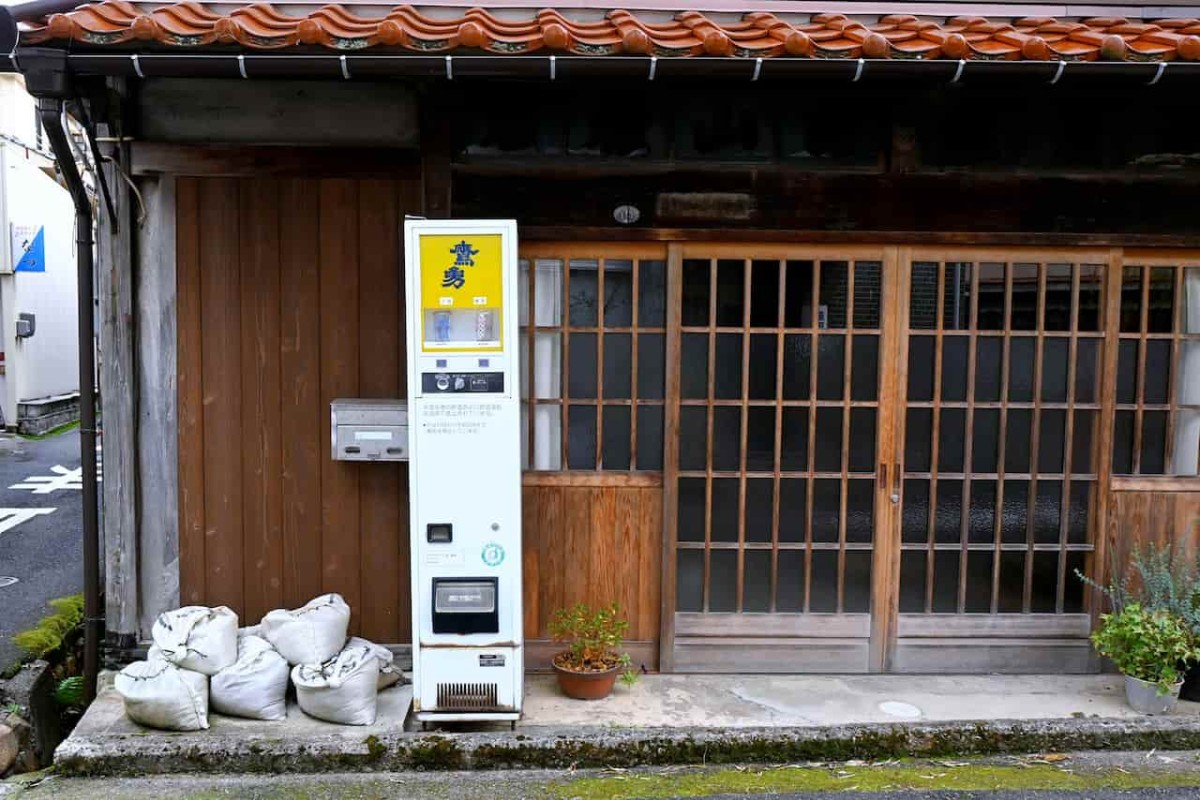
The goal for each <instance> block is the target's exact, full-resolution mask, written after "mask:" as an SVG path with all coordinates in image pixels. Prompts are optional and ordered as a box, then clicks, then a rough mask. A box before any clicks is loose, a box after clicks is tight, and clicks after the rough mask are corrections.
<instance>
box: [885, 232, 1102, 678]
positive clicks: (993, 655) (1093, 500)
mask: <svg viewBox="0 0 1200 800" xmlns="http://www.w3.org/2000/svg"><path fill="white" fill-rule="evenodd" d="M906 255H907V256H908V257H907V258H905V259H904V261H905V264H906V266H907V269H906V270H905V271H906V282H907V294H908V313H907V319H906V320H905V323H904V328H905V333H904V339H905V341H904V343H903V352H904V356H903V358H904V364H903V368H904V369H906V371H907V376H906V381H905V386H904V391H905V403H904V407H903V414H904V419H903V421H902V423H901V424H902V426H903V434H904V436H903V438H904V446H903V472H902V476H903V486H902V487H901V495H902V503H903V506H902V513H901V524H900V531H899V539H900V543H899V547H900V574H899V581H898V585H897V591H898V595H899V596H898V603H899V609H898V610H899V617H898V623H897V628H896V641H895V645H894V648H892V653H891V654H890V657H889V659H888V664H887V666H888V668H889V669H891V670H894V671H899V672H964V671H965V672H974V671H980V670H983V671H990V672H996V671H1016V672H1079V671H1087V670H1089V669H1091V668H1092V666H1093V665H1092V661H1091V650H1090V647H1089V644H1088V641H1087V636H1088V633H1089V630H1090V618H1089V616H1088V613H1087V611H1088V609H1087V607H1086V606H1085V602H1084V599H1085V592H1084V585H1083V583H1082V581H1080V580H1079V578H1078V577H1077V575H1076V572H1077V571H1078V572H1085V571H1086V570H1087V569H1088V568H1089V567H1090V565H1091V556H1092V553H1093V551H1094V549H1095V532H1096V530H1097V523H1098V521H1099V519H1100V517H1101V516H1102V514H1103V502H1102V501H1103V491H1102V490H1101V485H1100V481H1101V477H1102V475H1103V474H1104V472H1105V470H1104V468H1103V464H1102V462H1103V460H1104V458H1105V453H1106V452H1107V451H1108V449H1109V448H1108V446H1107V444H1106V437H1105V436H1104V435H1102V434H1103V431H1104V426H1103V424H1102V421H1103V413H1102V412H1103V411H1104V408H1103V404H1102V394H1103V393H1102V386H1103V381H1102V377H1103V368H1104V352H1105V336H1106V316H1107V315H1106V304H1105V296H1106V291H1105V283H1106V277H1107V274H1108V269H1109V265H1108V262H1109V251H1107V250H1102V251H1095V252H1092V251H1086V250H1070V251H1065V252H1058V253H1052V252H1035V251H1023V250H1013V249H1008V250H1003V251H990V250H975V251H964V252H945V251H940V252H932V251H928V252H927V251H921V250H914V251H911V252H907V253H906Z"/></svg>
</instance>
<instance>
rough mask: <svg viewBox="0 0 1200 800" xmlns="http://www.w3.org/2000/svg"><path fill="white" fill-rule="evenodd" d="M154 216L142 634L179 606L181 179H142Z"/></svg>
mask: <svg viewBox="0 0 1200 800" xmlns="http://www.w3.org/2000/svg"><path fill="white" fill-rule="evenodd" d="M138 187H139V190H140V191H141V194H142V200H143V201H144V203H145V206H146V213H147V215H148V216H147V217H146V219H145V220H144V221H143V223H142V225H141V226H139V227H138V229H137V231H136V244H137V264H136V266H135V268H134V283H135V284H136V292H135V296H136V305H135V308H134V328H135V330H136V333H137V337H136V349H135V351H134V354H133V357H134V368H135V377H136V382H137V388H138V392H139V397H140V398H141V402H140V403H139V404H138V407H137V417H136V425H137V429H136V447H137V453H136V456H137V485H138V492H137V505H136V510H137V520H138V531H139V540H140V563H139V564H138V566H139V568H140V569H139V574H138V587H139V591H138V595H139V600H140V603H139V609H138V635H139V637H140V638H142V639H145V638H147V637H149V635H150V628H151V626H152V625H153V624H154V618H155V617H157V616H158V615H159V614H160V613H162V612H163V611H166V610H168V609H171V608H175V607H176V606H178V605H179V503H178V498H179V458H178V442H179V438H178V431H177V428H176V420H177V406H178V397H177V394H176V387H175V374H176V357H175V348H176V317H175V179H174V178H170V177H162V178H142V179H139V181H138Z"/></svg>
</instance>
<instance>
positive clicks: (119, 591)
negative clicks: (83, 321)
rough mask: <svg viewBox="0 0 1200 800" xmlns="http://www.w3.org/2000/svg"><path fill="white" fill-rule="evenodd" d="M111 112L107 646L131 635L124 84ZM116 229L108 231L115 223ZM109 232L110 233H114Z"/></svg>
mask: <svg viewBox="0 0 1200 800" xmlns="http://www.w3.org/2000/svg"><path fill="white" fill-rule="evenodd" d="M109 88H110V91H111V92H112V93H113V95H114V98H115V99H116V101H117V102H116V104H115V106H114V113H113V115H112V116H111V117H110V118H109V120H108V121H107V123H106V124H102V125H100V126H99V127H100V135H101V136H103V137H109V138H113V139H116V140H117V141H116V143H115V144H112V145H109V146H108V147H107V148H106V149H107V155H108V157H109V158H110V159H111V160H110V161H107V162H106V163H105V164H104V165H103V168H102V169H103V173H104V176H105V179H106V180H107V182H108V186H109V190H110V191H111V193H112V198H113V204H114V206H115V209H114V210H115V214H116V217H117V218H116V219H115V220H113V219H110V218H109V216H108V209H107V208H106V207H105V204H104V203H100V213H99V222H98V225H97V229H98V230H97V232H98V234H99V237H98V238H99V241H98V246H97V248H96V251H97V255H98V264H97V270H96V271H97V273H98V277H99V282H98V285H97V293H96V294H97V299H98V301H99V306H100V307H99V315H100V317H99V318H100V354H101V357H100V364H101V368H100V398H101V400H100V402H101V407H102V409H103V416H102V418H101V427H102V431H103V438H102V440H101V441H102V445H103V447H102V451H103V474H104V480H103V482H102V485H101V491H102V492H103V495H102V498H103V502H102V508H103V516H102V517H101V531H102V535H101V539H102V540H103V543H104V574H105V605H106V610H105V617H106V620H107V629H108V637H109V641H110V642H112V643H116V644H118V645H119V646H122V647H124V646H129V645H132V644H133V639H134V638H135V637H136V634H137V630H138V582H137V575H138V543H137V512H136V508H135V504H136V492H137V474H136V469H137V463H136V458H135V453H134V444H135V436H136V431H135V420H134V414H135V411H134V409H135V398H134V393H135V392H136V379H135V376H134V369H133V343H134V323H133V230H134V225H135V222H134V219H133V216H132V215H131V214H130V200H131V195H130V191H129V186H128V184H127V183H126V182H125V179H124V177H122V172H125V173H127V172H128V169H129V147H128V145H127V144H125V143H122V142H121V141H120V138H121V136H122V134H123V131H124V128H123V125H122V122H121V114H120V111H119V109H120V107H121V104H122V103H123V102H124V99H125V85H124V81H123V80H121V79H112V82H111V83H110V85H109ZM114 223H115V224H114ZM114 228H115V229H114Z"/></svg>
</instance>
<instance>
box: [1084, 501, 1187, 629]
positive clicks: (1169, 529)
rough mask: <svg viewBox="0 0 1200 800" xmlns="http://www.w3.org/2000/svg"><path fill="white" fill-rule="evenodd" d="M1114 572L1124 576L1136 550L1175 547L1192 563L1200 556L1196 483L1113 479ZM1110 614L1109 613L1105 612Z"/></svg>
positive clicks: (1110, 523)
mask: <svg viewBox="0 0 1200 800" xmlns="http://www.w3.org/2000/svg"><path fill="white" fill-rule="evenodd" d="M1108 530H1109V531H1110V532H1111V533H1112V538H1111V546H1112V548H1113V552H1111V553H1110V554H1109V556H1110V558H1111V559H1112V561H1111V564H1112V568H1113V569H1116V570H1117V571H1118V573H1117V574H1122V573H1123V571H1124V569H1125V568H1126V566H1127V565H1128V564H1129V560H1130V557H1131V556H1132V554H1133V551H1134V549H1135V548H1136V547H1139V546H1141V547H1145V546H1146V545H1149V544H1156V545H1168V544H1169V545H1171V546H1172V547H1173V548H1175V549H1176V552H1178V553H1180V554H1182V555H1185V556H1187V558H1188V559H1189V560H1193V561H1194V559H1195V558H1196V556H1197V554H1198V553H1200V489H1198V488H1197V487H1196V485H1195V481H1194V480H1187V479H1183V480H1177V479H1170V478H1168V479H1154V478H1151V479H1142V478H1126V479H1116V478H1114V479H1113V490H1112V493H1111V494H1110V495H1109V500H1108ZM1101 610H1107V609H1101Z"/></svg>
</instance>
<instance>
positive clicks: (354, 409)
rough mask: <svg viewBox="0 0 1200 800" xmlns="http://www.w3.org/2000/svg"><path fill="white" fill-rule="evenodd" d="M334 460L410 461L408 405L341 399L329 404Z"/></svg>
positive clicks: (381, 401) (398, 401)
mask: <svg viewBox="0 0 1200 800" xmlns="http://www.w3.org/2000/svg"><path fill="white" fill-rule="evenodd" d="M329 413H330V428H329V429H330V432H331V436H330V438H331V439H332V442H331V446H332V452H331V455H332V457H333V460H334V461H407V460H408V404H407V403H405V402H404V401H403V400H365V399H341V400H334V401H333V402H332V403H330V404H329Z"/></svg>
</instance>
